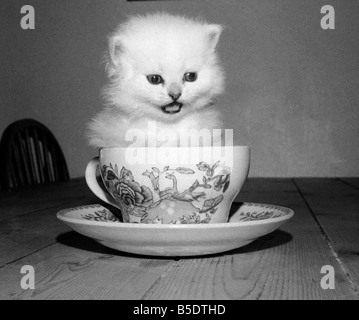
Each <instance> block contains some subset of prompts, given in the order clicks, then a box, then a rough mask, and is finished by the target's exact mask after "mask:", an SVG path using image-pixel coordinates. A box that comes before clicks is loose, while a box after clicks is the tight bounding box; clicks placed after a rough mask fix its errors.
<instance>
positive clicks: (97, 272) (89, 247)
mask: <svg viewBox="0 0 359 320" xmlns="http://www.w3.org/2000/svg"><path fill="white" fill-rule="evenodd" d="M172 262H173V260H167V259H154V258H153V259H152V258H142V257H136V256H131V255H127V254H124V253H119V252H117V251H114V250H112V249H109V248H106V247H104V246H102V245H100V244H97V243H96V242H95V241H93V240H92V239H89V238H87V237H84V236H81V235H77V234H76V235H75V236H73V237H69V238H67V239H64V240H62V241H60V243H57V244H55V245H52V246H50V247H47V248H44V249H43V250H40V251H38V252H35V253H33V254H32V255H30V256H28V257H25V258H23V259H21V260H18V261H16V262H14V263H12V264H11V265H7V266H5V267H3V268H0V299H6V300H9V299H46V300H50V299H96V300H98V299H140V298H141V297H142V296H143V294H144V293H145V292H146V291H148V290H149V288H151V286H153V284H154V283H155V282H156V281H157V280H158V278H159V277H161V275H163V274H164V273H166V270H167V269H168V267H169V266H170V265H171V264H172ZM24 265H31V266H33V267H34V268H35V290H23V289H22V288H21V286H20V282H21V278H22V277H23V276H24V274H21V273H20V271H21V268H22V266H24Z"/></svg>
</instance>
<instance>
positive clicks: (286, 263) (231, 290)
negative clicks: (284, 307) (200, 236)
mask: <svg viewBox="0 0 359 320" xmlns="http://www.w3.org/2000/svg"><path fill="white" fill-rule="evenodd" d="M238 198H240V199H241V200H242V201H247V202H261V203H270V204H278V205H282V206H287V207H289V208H292V209H293V210H294V211H295V217H294V218H293V219H292V221H291V222H289V223H288V224H286V225H284V226H283V227H281V228H280V229H279V230H277V231H275V232H273V233H272V234H270V235H267V236H264V237H262V238H260V239H258V240H257V241H255V242H253V243H251V244H249V245H248V246H246V247H243V248H239V249H237V250H234V251H232V252H229V253H224V254H221V255H214V256H211V257H198V258H195V259H182V260H179V261H177V262H176V263H175V264H173V265H172V266H171V267H170V268H169V269H168V270H167V272H166V274H164V275H163V276H162V277H161V278H160V279H159V281H157V282H156V284H155V285H154V286H153V287H152V288H151V289H150V290H149V291H148V292H147V293H146V295H145V296H144V297H143V298H144V299H357V298H358V297H357V295H356V294H355V292H353V290H352V288H351V286H350V284H349V283H348V282H347V279H346V276H345V274H343V272H342V269H341V268H340V266H339V264H338V262H337V260H336V259H335V257H334V256H333V255H332V254H331V252H330V250H329V247H328V245H327V243H326V241H325V239H324V238H323V236H322V235H321V233H320V230H319V228H318V225H317V224H316V222H315V220H314V219H313V217H312V215H311V213H310V212H309V210H308V209H307V207H306V204H305V203H304V201H303V199H302V197H301V195H300V194H299V193H298V192H297V189H296V187H295V185H294V184H293V183H292V181H291V180H290V179H279V180H278V179H275V180H273V179H249V180H248V181H247V182H246V184H245V186H244V188H243V191H242V192H241V194H240V195H239V196H238ZM238 198H237V199H238ZM324 265H331V266H333V267H334V270H335V279H336V282H335V285H336V286H335V289H334V290H324V289H322V288H321V286H320V281H321V279H322V277H323V274H321V273H320V271H321V268H322V266H324Z"/></svg>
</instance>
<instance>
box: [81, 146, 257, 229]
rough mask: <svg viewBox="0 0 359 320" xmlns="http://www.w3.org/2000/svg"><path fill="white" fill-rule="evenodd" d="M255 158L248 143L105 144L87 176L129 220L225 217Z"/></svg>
mask: <svg viewBox="0 0 359 320" xmlns="http://www.w3.org/2000/svg"><path fill="white" fill-rule="evenodd" d="M249 164H250V149H249V147H248V146H225V147H220V146H219V147H161V148H151V147H149V148H135V147H128V148H102V149H100V153H99V157H96V158H94V159H92V160H91V161H90V162H89V163H88V164H87V167H86V173H85V177H86V182H87V185H88V186H89V188H90V189H91V190H92V192H93V193H94V194H95V195H96V196H97V197H99V198H100V199H101V200H103V201H105V202H107V203H109V204H110V205H112V206H114V207H116V208H118V209H120V210H121V213H122V220H123V222H131V223H162V224H196V223H224V222H227V221H228V216H229V211H230V207H231V204H232V202H233V200H234V198H235V197H236V196H237V194H238V193H239V191H240V190H241V188H242V186H243V184H244V182H245V180H246V178H247V175H248V172H249ZM98 169H99V171H100V175H101V177H102V182H103V185H104V186H105V188H104V187H103V186H102V185H100V184H101V183H100V184H99V183H98V181H97V178H96V173H97V171H98Z"/></svg>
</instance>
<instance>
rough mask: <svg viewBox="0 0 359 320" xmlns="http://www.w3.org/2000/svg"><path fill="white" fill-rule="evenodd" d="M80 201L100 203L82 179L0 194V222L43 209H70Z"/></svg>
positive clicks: (28, 187) (23, 188)
mask: <svg viewBox="0 0 359 320" xmlns="http://www.w3.org/2000/svg"><path fill="white" fill-rule="evenodd" d="M81 201H82V203H84V201H85V202H89V201H91V202H93V203H96V202H100V201H99V200H98V198H96V197H95V196H94V195H93V194H92V192H91V191H90V189H89V188H88V187H87V186H86V184H85V180H84V179H83V178H81V179H75V180H71V181H69V182H61V183H48V184H45V185H33V186H27V187H22V188H19V189H18V190H13V191H9V192H1V193H0V221H1V220H4V219H9V218H13V217H16V216H19V215H22V214H29V213H30V212H33V211H37V210H41V209H45V208H51V207H59V206H60V207H61V205H64V207H65V208H66V206H70V207H71V205H73V204H74V203H75V202H76V203H78V202H81Z"/></svg>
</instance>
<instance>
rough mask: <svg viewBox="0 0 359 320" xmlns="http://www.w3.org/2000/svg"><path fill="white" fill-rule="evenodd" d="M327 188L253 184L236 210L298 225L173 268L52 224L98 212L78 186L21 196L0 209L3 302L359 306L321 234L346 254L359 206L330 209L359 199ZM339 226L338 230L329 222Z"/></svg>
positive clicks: (336, 185)
mask: <svg viewBox="0 0 359 320" xmlns="http://www.w3.org/2000/svg"><path fill="white" fill-rule="evenodd" d="M327 181H328V180H312V181H309V180H306V181H302V180H295V183H294V182H293V181H292V180H291V179H249V180H248V181H247V182H246V184H245V186H244V189H243V190H242V192H241V193H240V194H239V195H238V197H237V200H238V201H246V202H258V203H268V204H277V205H282V206H286V207H289V208H292V209H293V210H294V211H295V217H294V218H293V219H292V220H291V221H290V222H289V223H287V224H286V225H284V226H282V227H281V228H280V229H279V230H276V231H275V232H273V233H271V234H269V235H266V236H264V237H262V238H260V239H258V240H256V241H254V242H252V243H251V244H249V245H247V246H245V247H243V248H239V249H236V250H233V251H230V252H226V253H222V254H217V255H211V256H199V257H192V258H183V259H176V260H174V259H168V258H156V257H141V256H136V255H131V254H126V253H123V252H119V251H114V250H112V249H109V248H106V247H104V246H102V245H100V244H97V243H96V242H95V241H93V240H92V239H89V238H87V237H84V236H81V235H79V234H76V233H74V232H72V231H69V229H68V228H67V227H66V226H65V225H63V224H62V223H61V222H59V221H57V219H56V217H55V214H56V212H57V211H58V210H59V209H60V208H64V207H65V208H67V207H73V206H75V205H80V204H85V203H98V202H99V201H98V200H97V199H96V198H93V196H92V194H91V193H88V189H87V186H86V185H85V183H84V182H83V181H82V182H76V183H74V184H72V185H71V183H70V184H66V185H67V186H68V188H64V185H62V184H56V185H54V186H53V187H52V188H53V189H51V188H48V187H43V188H44V189H43V190H41V189H42V188H40V187H39V189H36V190H35V189H34V190H31V189H29V190H28V194H26V192H25V191H21V192H19V193H17V194H14V197H18V196H21V197H24V198H23V202H21V203H20V204H19V206H17V205H16V203H12V200H13V199H12V198H11V195H7V199H4V198H3V199H2V200H1V201H0V208H4V207H5V208H11V206H13V211H12V213H11V214H9V213H7V216H6V217H3V219H2V220H0V262H1V263H0V299H147V300H152V299H333V300H334V299H348V300H349V299H358V294H357V292H356V290H355V287H353V284H352V283H351V282H350V281H349V280H351V279H352V281H354V280H353V279H355V275H356V273H355V270H352V269H351V268H352V266H353V268H354V267H355V263H356V262H355V261H356V260H355V259H356V256H355V255H354V256H353V255H349V254H347V255H346V256H345V257H346V258H345V259H344V258H343V259H342V255H340V250H338V252H339V257H340V259H341V260H338V257H336V256H335V252H334V251H332V249H331V247H330V243H329V242H328V239H327V238H326V236H325V234H323V230H325V232H326V233H328V235H330V237H329V239H330V241H331V242H332V243H333V244H336V243H338V244H339V243H340V244H341V245H342V247H341V248H345V250H354V249H355V248H357V246H356V245H355V243H354V242H351V241H352V240H353V239H354V240H355V241H356V240H357V238H356V237H355V236H354V233H353V232H354V231H355V228H354V227H353V223H356V222H357V218H356V217H357V215H355V214H354V213H355V210H356V208H357V207H356V205H357V202H355V201H352V202H348V203H351V204H347V207H346V208H347V210H346V212H349V211H350V210H352V211H350V212H351V213H350V214H349V213H347V214H346V215H338V210H334V209H333V210H332V211H329V208H330V207H331V206H336V205H338V203H340V202H342V200H341V199H346V198H351V199H353V195H356V192H358V191H357V190H356V189H355V188H352V187H350V186H348V185H346V184H344V183H343V182H341V181H339V180H334V182H333V183H332V184H331V185H330V186H327V190H325V189H324V186H323V185H325V183H327ZM298 188H299V189H298ZM318 189H322V190H321V191H318ZM349 189H350V191H349ZM299 191H301V192H299ZM349 194H350V196H348V195H349ZM37 196H41V197H43V198H42V201H40V200H39V199H33V198H36V197H37ZM26 197H27V199H30V201H29V205H28V209H26V203H27V202H26V200H24V199H26ZM336 197H337V200H335V198H336ZM31 199H32V200H31ZM318 199H319V200H318ZM333 199H334V200H335V201H334V200H333ZM328 201H329V202H328ZM330 201H333V202H332V203H331V202H330ZM336 203H337V204H336ZM312 206H313V208H312ZM349 209H350V210H349ZM27 210H28V211H27ZM323 212H324V213H323ZM329 212H331V213H330V214H329ZM356 212H358V211H356ZM317 215H318V218H317ZM341 218H345V219H347V220H342V223H339V226H341V227H338V229H337V230H335V229H334V225H335V223H336V222H335V223H329V222H328V221H330V219H334V220H333V221H336V220H335V219H341ZM345 221H347V222H345ZM322 224H323V226H322ZM347 224H349V226H348V225H347ZM350 224H352V226H350ZM341 230H342V231H341ZM341 232H345V233H347V234H346V235H342V234H341ZM337 233H339V234H337ZM352 237H354V238H352ZM27 264H28V265H32V266H34V267H35V277H36V278H35V287H36V288H35V290H27V291H25V290H23V289H22V288H21V287H20V281H21V277H22V276H23V275H22V274H21V273H20V270H21V267H22V266H23V265H27ZM324 265H332V266H333V267H334V269H335V280H336V281H335V285H336V286H335V289H334V290H324V289H322V288H321V286H320V281H321V279H322V277H323V274H321V273H320V270H321V268H322V266H324ZM343 266H344V268H343ZM345 268H347V269H345ZM345 270H350V276H351V277H353V278H348V274H347V273H346V272H345ZM357 270H358V269H357Z"/></svg>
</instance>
